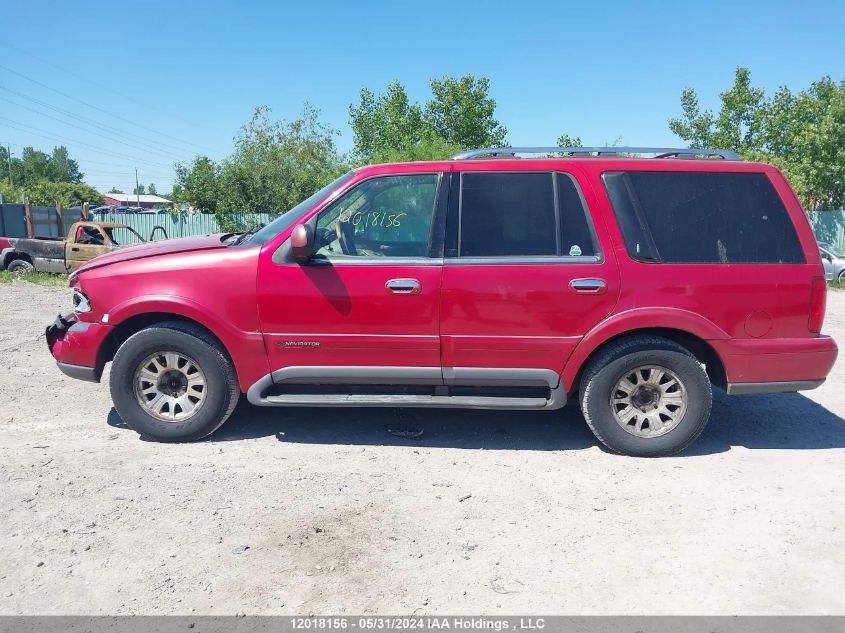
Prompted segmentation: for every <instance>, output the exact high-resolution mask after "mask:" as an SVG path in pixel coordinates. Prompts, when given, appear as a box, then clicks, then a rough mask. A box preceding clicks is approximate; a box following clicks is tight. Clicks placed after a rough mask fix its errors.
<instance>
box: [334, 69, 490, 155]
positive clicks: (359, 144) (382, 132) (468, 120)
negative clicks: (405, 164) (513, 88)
mask: <svg viewBox="0 0 845 633" xmlns="http://www.w3.org/2000/svg"><path fill="white" fill-rule="evenodd" d="M489 88H490V83H489V80H488V79H487V78H486V77H481V78H475V77H473V76H472V75H466V76H464V77H461V78H460V79H453V78H444V79H435V80H433V81H432V82H431V92H432V98H431V99H430V100H429V101H428V102H427V103H426V105H425V106H424V107H423V106H420V105H419V104H417V103H411V101H410V99H409V98H408V94H407V91H406V90H405V87H404V86H403V85H402V84H401V83H399V82H393V83H391V84H390V85H388V87H387V91H386V93H385V94H383V95H379V96H376V95H375V94H374V93H373V92H372V91H371V90H370V89H368V88H362V89H361V92H360V93H359V95H358V103H357V104H352V105H350V106H349V118H350V125H351V127H352V132H353V135H354V148H353V152H352V155H353V158H354V160H355V162H357V163H372V162H395V161H402V160H437V159H444V158H448V157H449V156H450V155H452V154H454V153H455V152H459V151H461V150H464V149H467V148H471V147H490V146H495V145H502V144H504V142H505V135H506V134H507V130H506V129H505V128H504V127H502V126H501V125H500V124H499V122H498V121H497V120H496V119H495V118H494V116H493V115H494V113H495V108H496V102H495V101H494V100H493V99H492V98H490V96H489Z"/></svg>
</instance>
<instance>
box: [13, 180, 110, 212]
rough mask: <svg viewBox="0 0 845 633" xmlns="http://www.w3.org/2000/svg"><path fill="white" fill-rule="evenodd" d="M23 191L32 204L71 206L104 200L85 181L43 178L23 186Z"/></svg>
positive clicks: (99, 202)
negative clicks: (73, 181) (52, 180)
mask: <svg viewBox="0 0 845 633" xmlns="http://www.w3.org/2000/svg"><path fill="white" fill-rule="evenodd" d="M23 193H24V196H25V197H26V198H28V199H29V201H30V202H31V203H32V204H36V205H42V206H51V207H52V206H57V205H61V206H62V207H64V208H69V207H74V206H77V205H80V204H82V203H83V202H88V203H91V204H102V202H103V196H102V195H100V194H99V193H98V192H97V191H96V190H95V189H94V188H92V187H89V186H88V185H86V184H83V183H71V182H49V181H47V180H42V181H39V182H37V183H35V184H34V185H28V186H27V187H25V188H23Z"/></svg>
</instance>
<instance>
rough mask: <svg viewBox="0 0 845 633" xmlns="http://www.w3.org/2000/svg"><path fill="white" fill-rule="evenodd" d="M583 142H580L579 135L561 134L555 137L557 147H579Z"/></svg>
mask: <svg viewBox="0 0 845 633" xmlns="http://www.w3.org/2000/svg"><path fill="white" fill-rule="evenodd" d="M582 145H583V143H582V142H581V137H580V136H569V135H568V134H561V135H560V136H558V137H557V146H558V147H581V146H582Z"/></svg>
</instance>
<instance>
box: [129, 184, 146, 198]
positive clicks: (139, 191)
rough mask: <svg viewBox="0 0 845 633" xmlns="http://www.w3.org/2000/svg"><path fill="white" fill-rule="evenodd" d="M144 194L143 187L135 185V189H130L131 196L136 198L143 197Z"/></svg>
mask: <svg viewBox="0 0 845 633" xmlns="http://www.w3.org/2000/svg"><path fill="white" fill-rule="evenodd" d="M145 193H146V191H145V190H144V185H136V186H135V187H133V188H132V195H133V196H138V195H141V196H143V195H144V194H145Z"/></svg>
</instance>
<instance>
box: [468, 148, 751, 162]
mask: <svg viewBox="0 0 845 633" xmlns="http://www.w3.org/2000/svg"><path fill="white" fill-rule="evenodd" d="M516 154H568V155H569V156H596V157H601V156H605V157H608V158H609V157H619V155H620V154H654V155H655V156H654V158H679V157H695V156H718V157H720V158H722V159H724V160H742V159H741V158H740V157H739V154H737V153H736V152H732V151H730V150H727V149H694V148H677V147H487V148H485V149H470V150H467V151H465V152H460V153H459V154H455V155H454V156H452V160H468V159H471V158H478V157H479V156H491V157H493V158H515V157H516Z"/></svg>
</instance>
